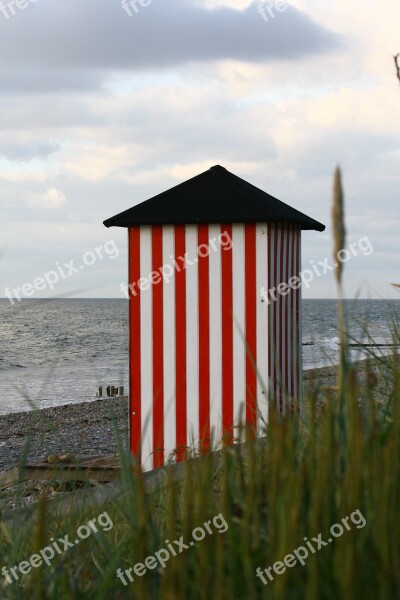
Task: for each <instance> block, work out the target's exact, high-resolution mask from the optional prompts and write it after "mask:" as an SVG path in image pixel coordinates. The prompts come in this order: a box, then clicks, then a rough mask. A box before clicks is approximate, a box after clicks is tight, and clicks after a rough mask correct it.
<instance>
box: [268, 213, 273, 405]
mask: <svg viewBox="0 0 400 600" xmlns="http://www.w3.org/2000/svg"><path fill="white" fill-rule="evenodd" d="M272 231H273V229H272V227H271V224H270V223H268V225H267V233H268V300H269V302H270V304H268V305H267V306H268V381H267V383H268V401H269V403H270V404H271V400H272V396H273V389H272V385H271V384H272V365H273V360H272V351H273V345H272V332H273V314H274V303H273V302H271V297H270V295H269V290H271V289H272V288H273V284H272V281H273V278H272V269H273V262H272Z"/></svg>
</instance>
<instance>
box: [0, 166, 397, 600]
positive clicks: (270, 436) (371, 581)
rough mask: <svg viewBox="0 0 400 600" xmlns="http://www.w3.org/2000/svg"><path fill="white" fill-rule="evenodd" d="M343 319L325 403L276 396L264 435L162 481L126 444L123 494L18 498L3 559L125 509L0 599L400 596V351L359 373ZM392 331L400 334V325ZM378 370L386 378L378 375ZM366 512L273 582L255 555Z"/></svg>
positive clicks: (4, 533)
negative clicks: (169, 551) (151, 481)
mask: <svg viewBox="0 0 400 600" xmlns="http://www.w3.org/2000/svg"><path fill="white" fill-rule="evenodd" d="M339 175H340V174H338V173H337V174H336V187H335V189H336V192H337V193H339V192H338V190H340V189H341V186H340V180H339ZM339 195H340V194H339ZM338 207H339V208H338ZM338 207H337V208H338V210H337V211H336V213H335V215H336V217H335V218H336V219H337V227H338V229H337V231H338V232H339V233H338V234H337V235H338V236H339V237H340V235H341V234H340V232H341V231H342V233H343V235H344V229H343V230H341V224H340V219H341V218H342V217H341V216H340V215H341V214H342V213H341V210H342V209H341V208H340V206H339V205H338ZM339 237H338V239H337V244H339V245H340V240H339ZM338 282H339V284H340V283H341V274H340V275H339V280H338ZM344 323H345V320H344V317H343V319H341V323H340V324H339V325H340V331H341V340H342V353H341V365H340V368H339V377H338V380H339V386H338V393H336V392H335V391H327V392H326V395H325V398H324V402H323V406H322V409H319V410H318V412H316V405H317V402H316V400H317V395H319V396H320V393H318V390H315V388H314V390H309V391H308V394H307V395H306V399H305V404H306V406H305V410H304V411H303V412H302V416H301V418H300V417H299V415H297V414H294V415H292V414H287V415H281V414H279V413H278V412H277V411H276V410H275V408H274V406H273V405H271V406H270V414H269V423H268V427H267V429H266V435H265V437H264V438H263V439H262V440H258V441H255V440H253V438H252V435H250V433H249V434H248V435H247V441H246V444H245V445H244V446H242V447H239V446H237V447H234V448H233V447H228V446H225V447H224V448H223V450H222V451H221V452H220V453H215V454H210V455H207V456H200V457H198V458H195V459H191V460H188V461H187V462H186V463H185V464H184V465H183V467H182V470H181V473H180V475H179V476H177V471H176V470H175V469H174V468H173V467H172V466H171V467H170V468H167V469H165V471H164V472H163V476H162V477H161V476H160V477H159V479H158V482H157V485H154V486H152V487H150V486H149V485H148V482H146V481H145V479H144V477H143V475H142V474H141V473H140V472H139V471H138V470H137V469H136V468H135V467H134V465H132V462H131V458H130V456H129V454H127V453H126V451H125V450H124V448H123V444H122V443H121V444H120V450H119V453H120V462H121V470H122V480H121V490H122V493H121V494H120V495H119V496H118V497H117V498H113V499H112V500H111V499H110V500H109V501H108V502H105V503H104V504H103V505H101V506H98V505H96V504H94V503H93V502H90V501H88V502H87V504H86V505H85V504H84V505H83V506H82V504H80V505H77V506H76V507H75V508H74V505H73V503H72V504H71V506H70V507H69V508H68V509H66V508H65V506H64V507H63V506H61V507H60V505H58V504H57V503H55V502H49V501H47V500H46V498H45V497H43V498H41V499H40V501H39V503H38V504H37V506H35V507H34V508H32V509H29V510H27V509H24V510H22V509H20V508H18V507H17V509H16V510H15V511H14V515H13V518H12V519H10V518H7V519H3V520H0V570H1V567H2V566H3V565H5V566H7V568H8V569H10V567H13V566H14V565H18V564H20V563H21V561H24V560H29V558H30V556H31V555H32V554H34V553H37V552H39V551H40V549H42V548H43V547H45V546H47V545H49V543H50V540H51V539H52V538H54V539H55V540H57V539H58V538H60V537H63V536H64V535H65V534H68V535H69V536H70V538H71V539H72V540H74V538H75V532H76V531H77V529H78V527H79V526H81V525H83V524H85V523H86V522H87V521H88V520H89V519H93V518H94V517H97V516H98V515H99V514H100V513H103V512H104V511H106V512H107V513H108V515H109V516H110V518H111V520H112V522H113V527H112V529H110V530H109V531H107V532H106V531H103V530H101V529H100V530H99V531H98V533H96V534H93V535H91V536H90V537H89V538H88V539H87V540H85V541H81V542H80V544H79V545H76V546H74V547H73V548H70V549H69V550H67V551H66V552H65V553H63V554H62V555H60V556H58V557H56V558H55V559H54V560H53V562H52V563H51V565H50V566H41V567H39V568H35V569H33V570H32V572H31V573H30V574H28V575H25V576H24V577H22V576H21V574H20V579H19V581H16V582H13V583H12V584H9V585H8V584H7V583H6V579H5V578H4V577H3V578H1V579H0V599H1V600H2V599H3V598H4V600H20V599H24V600H25V599H28V600H64V599H65V600H69V599H71V600H72V599H82V600H84V599H85V600H86V599H87V600H92V599H93V600H103V599H104V600H108V599H110V598H111V599H115V600H123V599H127V598H132V599H138V600H147V599H154V600H156V599H162V600H206V599H207V600H208V599H209V598H213V599H216V600H256V599H258V598H269V599H271V600H282V599H284V600H291V599H299V600H338V599H341V600H357V599H359V598H362V599H363V600H369V599H371V600H376V598H380V599H382V600H386V599H387V600H389V599H394V598H400V518H399V510H400V389H399V388H400V383H399V382H400V360H399V355H398V353H397V351H396V349H395V351H394V353H393V354H392V355H391V356H390V357H386V358H384V359H383V358H382V357H375V358H376V364H377V367H369V366H367V367H366V373H365V377H364V378H363V379H361V378H360V377H358V375H357V371H356V370H355V368H354V366H352V365H351V364H350V363H349V362H348V358H347V353H346V352H345V348H344V347H343V346H344V345H345V344H346V341H345V332H344V329H345V326H344ZM393 336H394V340H393V341H394V344H398V343H399V329H398V327H397V328H396V327H395V328H394V330H393ZM376 368H377V369H378V373H377V372H376ZM373 369H375V370H373ZM379 380H382V381H384V382H385V387H384V388H382V386H381V387H379V386H377V385H376V384H377V381H379ZM382 390H383V391H382ZM117 433H118V432H117V428H116V435H117ZM355 511H359V512H360V513H361V514H362V515H363V517H364V518H365V521H366V523H365V526H362V527H357V526H356V525H355V524H354V523H353V524H352V526H351V527H350V529H349V530H347V529H345V530H344V533H343V535H341V536H340V537H337V538H335V539H334V540H333V541H332V543H329V544H328V545H326V546H324V547H322V548H321V549H320V550H318V551H316V552H315V553H311V552H310V555H309V557H308V559H307V560H306V561H305V564H304V565H301V564H297V565H295V566H293V567H290V568H286V570H285V572H284V573H282V574H281V575H277V574H276V572H275V573H274V574H273V580H272V581H270V580H268V583H267V585H265V584H264V583H263V582H262V580H261V578H260V577H257V575H256V570H257V568H259V567H260V568H261V569H265V568H267V567H270V566H272V565H274V564H275V563H276V562H277V561H282V560H283V558H284V557H285V556H286V555H287V554H292V553H293V551H294V550H295V549H296V548H298V547H299V546H305V545H306V540H305V539H304V538H307V540H312V539H313V538H316V537H318V535H319V534H321V536H322V539H323V540H325V541H326V540H327V539H328V538H329V536H330V528H331V526H332V525H333V524H335V523H340V522H341V520H342V519H343V518H344V517H348V516H349V515H351V514H354V512H355ZM219 514H221V515H222V516H223V519H224V520H225V521H226V523H227V524H228V529H227V530H226V531H225V532H224V533H220V532H219V531H217V530H214V532H213V533H212V534H209V535H206V537H205V538H204V540H203V541H200V542H197V543H196V544H195V545H194V546H193V547H190V548H189V549H187V550H185V551H184V552H183V553H181V554H178V555H177V556H176V557H173V556H171V558H170V559H169V560H168V562H167V563H166V566H165V568H161V567H159V568H156V569H153V570H148V571H147V572H146V573H145V574H144V575H142V576H136V575H134V582H133V583H130V584H129V585H128V586H124V585H123V584H122V583H121V582H120V580H119V579H117V576H116V572H117V569H119V568H122V569H123V570H125V569H129V568H130V567H133V566H134V565H135V564H137V563H143V562H144V561H145V559H146V557H148V556H150V555H154V554H155V552H157V551H158V550H159V549H160V548H166V547H167V542H166V540H167V539H168V540H169V541H170V542H172V541H173V540H177V539H179V538H180V537H181V536H183V539H184V541H186V542H187V543H188V542H189V540H190V539H191V532H192V530H193V529H194V528H195V527H198V526H202V525H203V524H204V523H205V522H207V521H209V520H210V519H211V520H213V518H214V517H215V516H216V515H219ZM314 548H316V545H315V543H314ZM0 577H1V576H0Z"/></svg>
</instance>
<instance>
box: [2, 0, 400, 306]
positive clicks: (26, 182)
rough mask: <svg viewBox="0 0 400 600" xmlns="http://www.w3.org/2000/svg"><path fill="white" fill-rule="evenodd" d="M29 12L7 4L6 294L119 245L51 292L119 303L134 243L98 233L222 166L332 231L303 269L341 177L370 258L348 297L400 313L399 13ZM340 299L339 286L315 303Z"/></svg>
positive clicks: (61, 5) (321, 288) (308, 235)
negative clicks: (395, 304) (398, 285)
mask: <svg viewBox="0 0 400 600" xmlns="http://www.w3.org/2000/svg"><path fill="white" fill-rule="evenodd" d="M19 5H20V6H21V8H18V7H16V6H15V7H14V2H12V3H11V2H9V1H8V0H6V1H5V2H3V3H0V81H1V86H0V102H1V110H0V120H1V129H0V215H1V219H0V252H1V259H0V266H1V268H0V296H4V292H3V290H5V289H6V287H9V288H11V289H14V288H18V287H21V286H22V285H23V284H25V283H32V282H33V280H34V279H35V278H37V277H41V276H43V274H45V273H47V272H49V271H50V270H53V269H55V268H57V266H61V265H64V264H66V263H70V261H71V260H74V264H80V263H81V262H82V257H83V256H84V255H85V254H86V253H88V252H92V251H93V250H94V249H95V248H96V247H99V246H101V245H103V246H104V244H106V243H107V242H108V246H106V248H108V249H109V250H110V249H112V248H114V244H115V247H117V248H118V256H117V257H116V253H115V252H111V251H110V252H109V254H107V252H103V255H104V258H103V260H100V259H98V260H96V262H95V263H94V264H93V265H91V266H87V267H85V269H83V270H82V271H81V272H79V273H73V274H71V275H70V276H68V277H66V278H65V279H64V280H62V281H60V282H58V283H57V285H55V286H54V290H53V291H52V292H51V293H52V294H54V295H58V294H64V293H68V294H75V295H76V296H84V297H123V296H122V294H121V292H120V289H119V286H120V283H121V282H122V281H125V280H126V278H127V276H126V263H127V258H126V230H124V229H118V228H113V229H106V228H105V227H104V226H103V225H102V222H103V220H104V219H106V218H108V217H110V216H112V215H114V214H116V213H118V212H120V211H122V210H125V209H126V208H129V207H130V206H133V205H134V204H136V203H138V202H141V201H142V200H145V199H147V198H149V197H151V196H153V195H154V194H156V193H159V192H161V191H163V190H165V189H168V188H169V187H171V186H173V185H176V184H177V183H180V182H181V181H183V180H185V179H187V178H189V177H191V176H193V175H196V174H198V173H200V172H201V171H204V170H205V169H207V168H209V167H210V166H212V165H214V164H222V165H224V166H225V167H226V168H228V169H229V170H231V171H233V172H234V173H236V174H237V175H239V176H240V177H243V178H244V179H247V180H248V181H250V182H251V183H253V184H255V185H257V186H258V187H261V188H262V189H264V190H266V191H267V192H269V193H270V194H272V195H274V196H276V197H278V198H279V199H281V200H283V201H284V202H287V203H288V204H290V205H292V206H294V207H295V208H297V209H299V210H301V211H303V212H305V213H306V214H308V215H310V216H311V217H313V218H315V219H317V220H318V221H321V222H323V223H325V224H326V225H327V231H326V232H325V233H317V232H305V233H304V235H303V268H307V266H310V265H309V262H310V261H311V260H313V261H315V262H317V261H323V260H324V259H325V257H328V256H329V257H330V254H331V241H330V202H331V187H332V173H333V170H334V168H335V165H336V164H337V163H340V164H341V166H342V169H343V179H344V186H345V192H346V216H347V228H348V241H349V243H351V242H358V241H359V240H360V239H361V238H364V237H365V236H367V238H368V240H369V241H370V243H371V245H372V247H373V249H374V251H373V253H372V254H368V255H364V254H363V253H362V252H361V251H360V252H359V255H358V256H357V257H353V258H352V259H351V260H350V261H349V262H348V263H347V265H346V290H347V295H348V296H349V297H354V296H355V295H356V294H360V295H361V296H362V297H370V296H372V297H385V298H399V294H398V293H397V292H396V291H395V290H394V289H393V288H391V287H390V283H391V282H400V268H399V260H398V259H399V251H400V235H399V231H400V217H399V215H400V211H399V201H400V168H399V164H400V84H399V82H398V81H397V80H396V78H395V70H394V63H393V54H395V53H397V52H400V28H399V22H400V5H399V3H398V0H385V3H382V4H379V5H378V4H377V3H376V2H375V1H374V2H372V1H371V0H362V1H361V0H353V1H352V2H349V1H348V0H318V2H317V0H294V1H293V2H291V3H290V5H285V4H284V3H283V2H277V4H276V5H274V2H271V1H269V2H265V1H264V2H260V0H256V1H255V2H253V1H250V0H229V1H228V0H226V1H225V0H207V1H206V0H197V1H196V0H142V2H140V1H139V0H137V2H136V4H135V2H134V0H132V2H131V3H129V2H127V3H126V5H125V8H123V6H122V4H121V0H101V2H100V1H99V0H85V1H84V2H82V0H36V1H35V2H33V0H19ZM132 5H134V6H132ZM260 7H261V8H260ZM268 7H269V8H268ZM135 8H136V10H135ZM261 9H262V10H261ZM278 9H280V10H278ZM262 12H263V13H264V16H263V14H261V13H262ZM111 240H112V241H113V242H112V243H111ZM88 262H89V261H88ZM65 270H66V271H67V269H66V268H65ZM334 294H335V286H334V282H333V277H332V274H328V275H325V276H324V277H320V278H316V279H315V280H314V282H313V284H312V286H310V288H309V289H308V290H305V291H304V296H305V297H314V298H332V297H334ZM49 295H50V294H49V290H48V289H47V290H44V291H42V292H38V293H37V294H36V297H43V296H49Z"/></svg>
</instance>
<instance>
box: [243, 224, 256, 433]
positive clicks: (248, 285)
mask: <svg viewBox="0 0 400 600" xmlns="http://www.w3.org/2000/svg"><path fill="white" fill-rule="evenodd" d="M256 281H257V279H256V227H255V225H254V224H253V223H246V225H245V302H246V309H245V312H246V318H245V328H246V331H245V337H246V422H247V424H249V425H251V426H252V429H253V431H254V432H255V431H256V427H257V373H256V362H257V333H256V322H257V318H256V314H257V304H256V303H257V283H256Z"/></svg>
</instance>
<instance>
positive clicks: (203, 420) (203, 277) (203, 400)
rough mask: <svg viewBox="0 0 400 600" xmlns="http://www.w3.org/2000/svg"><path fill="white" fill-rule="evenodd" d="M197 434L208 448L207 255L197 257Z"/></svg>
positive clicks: (202, 240) (203, 236) (202, 233)
mask: <svg viewBox="0 0 400 600" xmlns="http://www.w3.org/2000/svg"><path fill="white" fill-rule="evenodd" d="M197 243H198V247H200V246H201V245H202V244H205V245H206V246H207V247H208V245H209V233H208V225H199V226H198V238H197ZM198 265H199V267H198V269H199V270H198V281H199V286H198V287H199V297H198V299H199V432H200V450H201V451H202V452H206V451H207V450H209V448H210V305H209V298H210V279H209V275H210V267H209V260H208V254H207V256H199V262H198Z"/></svg>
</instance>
